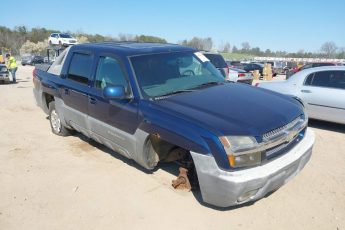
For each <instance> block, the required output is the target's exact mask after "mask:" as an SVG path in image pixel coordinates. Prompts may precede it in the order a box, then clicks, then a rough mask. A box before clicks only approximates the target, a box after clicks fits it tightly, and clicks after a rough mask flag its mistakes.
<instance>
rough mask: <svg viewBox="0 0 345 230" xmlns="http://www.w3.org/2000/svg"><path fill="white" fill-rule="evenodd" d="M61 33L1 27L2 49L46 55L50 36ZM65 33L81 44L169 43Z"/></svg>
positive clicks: (143, 37) (141, 37) (124, 36)
mask: <svg viewBox="0 0 345 230" xmlns="http://www.w3.org/2000/svg"><path fill="white" fill-rule="evenodd" d="M61 32H62V31H59V30H51V29H46V28H32V29H28V28H27V27H26V26H16V27H15V28H14V29H10V28H7V27H4V26H0V49H1V48H3V49H5V50H6V51H10V52H11V53H12V54H14V55H19V54H21V53H34V54H45V52H46V48H47V47H48V37H49V36H50V34H52V33H61ZM63 33H68V34H71V35H72V36H74V37H76V38H77V39H78V40H79V42H81V43H85V42H105V41H114V42H118V41H137V42H160V43H166V42H167V41H166V40H165V39H164V38H160V37H155V36H150V35H131V34H119V35H118V36H117V37H113V36H103V35H100V34H87V33H83V32H70V31H65V32H63Z"/></svg>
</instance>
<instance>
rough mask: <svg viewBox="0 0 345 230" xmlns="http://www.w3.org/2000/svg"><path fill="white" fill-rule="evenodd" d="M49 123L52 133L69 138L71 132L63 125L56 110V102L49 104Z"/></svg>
mask: <svg viewBox="0 0 345 230" xmlns="http://www.w3.org/2000/svg"><path fill="white" fill-rule="evenodd" d="M49 122H50V127H51V129H52V132H53V133H54V134H56V135H58V136H68V135H69V134H70V132H69V130H68V129H67V128H66V127H65V126H64V125H63V124H62V123H61V118H60V115H59V113H58V111H57V110H56V108H55V101H52V102H50V103H49Z"/></svg>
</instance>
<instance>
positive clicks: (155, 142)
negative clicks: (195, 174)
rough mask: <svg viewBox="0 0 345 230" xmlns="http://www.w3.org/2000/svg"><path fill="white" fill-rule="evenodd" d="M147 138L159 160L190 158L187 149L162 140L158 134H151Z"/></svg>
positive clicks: (178, 160)
mask: <svg viewBox="0 0 345 230" xmlns="http://www.w3.org/2000/svg"><path fill="white" fill-rule="evenodd" d="M149 138H150V141H151V144H152V147H153V149H154V150H155V152H156V153H157V154H158V157H159V161H160V162H174V161H175V162H181V161H184V160H186V159H187V158H190V159H192V158H191V156H190V152H189V150H188V149H184V148H182V147H180V146H178V145H175V144H172V143H170V142H168V141H166V140H163V139H162V138H161V137H160V136H159V134H151V135H150V137H149ZM190 163H193V162H190Z"/></svg>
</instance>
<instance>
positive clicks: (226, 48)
mask: <svg viewBox="0 0 345 230" xmlns="http://www.w3.org/2000/svg"><path fill="white" fill-rule="evenodd" d="M230 48H231V47H230V43H229V42H226V43H225V45H224V48H223V52H224V53H229V52H230Z"/></svg>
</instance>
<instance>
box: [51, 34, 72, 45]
mask: <svg viewBox="0 0 345 230" xmlns="http://www.w3.org/2000/svg"><path fill="white" fill-rule="evenodd" d="M48 42H49V45H62V46H69V45H75V44H77V43H78V41H77V39H76V38H74V37H72V36H71V35H70V34H60V33H53V34H51V35H50V37H49V39H48Z"/></svg>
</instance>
